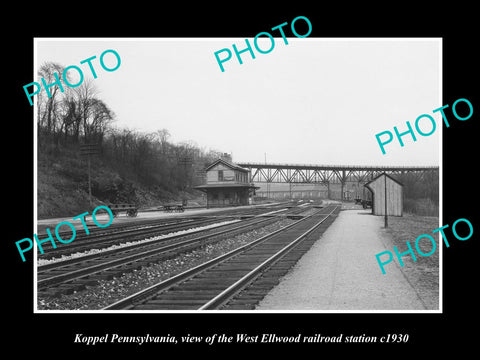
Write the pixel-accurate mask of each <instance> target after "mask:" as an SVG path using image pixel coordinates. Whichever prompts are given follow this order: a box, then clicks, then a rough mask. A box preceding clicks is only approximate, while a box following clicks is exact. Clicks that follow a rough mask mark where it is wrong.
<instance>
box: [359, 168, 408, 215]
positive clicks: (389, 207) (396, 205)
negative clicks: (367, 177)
mask: <svg viewBox="0 0 480 360" xmlns="http://www.w3.org/2000/svg"><path fill="white" fill-rule="evenodd" d="M365 187H366V188H367V189H368V190H370V191H371V192H372V214H373V215H385V210H386V213H387V215H388V216H390V215H391V216H403V184H401V183H400V182H398V181H397V180H395V179H394V178H393V177H391V176H390V175H388V174H386V173H382V174H380V175H379V176H377V177H376V178H375V179H373V180H372V181H370V182H368V183H366V184H365ZM385 196H386V199H385Z"/></svg>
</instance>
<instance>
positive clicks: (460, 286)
mask: <svg viewBox="0 0 480 360" xmlns="http://www.w3.org/2000/svg"><path fill="white" fill-rule="evenodd" d="M132 12H136V11H133V10H132ZM132 15H133V14H132ZM150 16H151V15H149V16H146V17H145V20H142V21H141V22H143V24H142V25H141V26H139V27H138V26H137V27H136V26H132V27H130V25H129V26H127V23H123V22H122V24H123V25H121V26H120V23H118V24H117V25H116V26H111V27H110V26H109V24H113V23H115V21H114V20H115V19H113V18H108V17H105V18H101V17H100V15H98V17H96V19H98V29H97V30H95V29H94V28H89V29H84V30H85V31H81V30H80V28H79V29H76V30H74V29H70V30H69V29H68V28H55V27H48V28H45V29H43V28H39V29H37V30H35V29H34V30H32V31H31V32H28V31H25V34H24V35H22V40H21V41H20V40H19V42H18V48H19V49H24V52H22V54H23V55H22V56H21V57H20V59H19V61H18V62H16V63H15V64H14V65H13V69H12V71H11V74H9V75H10V76H13V77H14V78H15V76H17V77H16V78H15V79H14V81H12V82H11V83H13V84H14V85H15V90H14V93H13V91H12V93H13V95H14V98H15V101H16V102H15V108H16V109H17V110H18V114H21V115H15V116H12V117H10V118H8V119H9V120H8V121H6V123H7V125H8V126H9V129H10V126H11V127H12V128H13V127H15V128H16V127H17V126H18V127H20V128H22V129H23V130H22V134H23V137H22V144H20V143H18V144H15V143H13V142H12V143H11V144H8V146H5V147H6V149H4V154H5V155H6V157H7V158H8V159H7V160H8V162H7V163H6V164H5V169H16V170H15V171H17V172H16V174H15V180H12V186H11V187H8V189H7V193H8V196H9V201H8V202H9V204H12V206H13V207H12V208H11V209H9V211H8V216H9V218H10V219H12V221H13V220H14V221H15V224H16V225H13V222H12V224H10V225H8V226H7V227H6V228H7V230H8V233H7V239H6V241H5V243H6V248H7V249H8V252H6V254H7V255H8V258H9V259H8V260H10V261H11V262H12V263H13V267H12V269H11V272H12V274H15V276H14V279H13V280H14V281H13V282H14V287H12V289H15V291H14V298H15V300H14V303H15V313H16V314H18V316H19V318H21V319H25V320H24V321H23V320H22V321H23V323H24V324H25V329H24V330H22V331H25V332H26V333H28V334H31V332H32V331H35V332H36V333H42V330H43V331H44V332H45V333H47V331H48V333H49V334H50V335H51V336H56V337H57V339H58V340H57V341H58V346H59V348H61V349H69V348H75V349H81V351H85V353H86V354H87V353H88V354H94V353H96V351H97V350H102V351H103V350H107V351H110V350H111V349H114V350H115V351H119V352H120V353H122V352H123V350H126V351H127V352H128V351H129V350H134V351H137V350H139V351H142V352H143V351H145V350H148V351H150V350H153V351H154V352H157V353H158V354H160V353H159V352H162V351H167V352H168V351H171V350H174V351H175V350H178V351H179V353H178V354H179V355H180V354H181V353H182V351H183V350H185V351H190V350H193V351H197V350H199V351H200V350H202V351H203V350H204V349H205V350H206V351H207V352H212V351H215V350H216V349H219V350H220V349H222V350H227V351H231V350H232V349H233V346H235V348H237V347H239V348H242V349H243V348H245V349H246V350H247V351H250V350H251V349H262V348H264V349H273V348H276V349H277V350H280V351H282V349H286V348H289V349H290V348H291V349H297V348H299V349H300V348H303V347H305V348H306V349H312V350H318V351H321V350H322V349H324V348H325V347H327V348H329V349H337V350H338V349H340V348H342V349H343V347H346V348H349V349H350V350H351V349H370V351H371V350H372V349H376V347H377V346H379V347H381V348H382V349H385V350H386V351H392V349H393V348H391V346H394V347H395V348H396V349H400V348H402V349H404V350H406V349H413V348H414V347H415V349H416V348H417V346H420V347H422V346H426V344H430V345H431V344H432V341H434V339H436V340H435V341H437V340H438V342H439V344H441V343H445V344H447V343H448V342H449V341H451V345H452V346H453V345H456V344H459V342H460V341H461V340H462V339H471V338H472V337H473V336H474V334H473V333H465V332H464V333H461V332H456V333H455V334H451V333H450V332H448V331H447V329H450V328H452V327H454V328H456V329H457V330H458V329H459V327H460V326H461V324H462V323H463V320H462V319H467V318H468V311H472V310H474V299H473V297H472V292H471V291H472V289H473V288H474V284H475V276H476V270H475V265H474V264H475V261H474V258H473V256H474V255H475V254H476V252H475V246H478V245H476V238H477V237H478V233H477V231H478V230H477V227H478V226H477V223H478V222H477V221H476V220H477V215H476V214H477V213H476V211H475V210H474V206H475V203H476V200H475V199H476V185H475V181H474V179H475V176H474V175H471V174H469V173H470V172H473V171H472V170H471V169H472V168H474V166H473V165H474V163H475V150H474V148H475V141H474V140H473V137H474V136H475V134H476V132H475V130H474V125H475V122H476V120H477V119H476V118H477V116H478V111H477V109H476V108H477V107H478V96H477V95H476V94H475V92H473V91H472V88H473V87H472V83H473V79H474V73H473V71H471V72H469V71H470V65H471V64H472V60H471V55H472V52H471V50H472V48H471V47H469V46H467V45H466V44H469V41H470V40H469V39H470V38H471V34H469V33H468V32H467V31H466V32H465V36H464V37H462V36H459V32H460V29H463V28H459V29H457V30H456V31H455V32H451V31H450V32H449V31H447V26H446V25H445V27H442V26H443V25H442V24H435V26H434V27H432V28H431V29H430V28H427V29H426V30H425V29H424V27H423V26H420V25H418V24H417V25H418V29H419V30H418V31H416V30H415V27H414V26H413V24H411V25H412V27H411V29H409V30H408V29H405V31H400V30H401V29H400V28H397V27H396V25H394V24H400V23H402V24H405V26H406V25H407V24H408V21H407V18H405V19H404V20H405V21H403V20H402V21H401V22H399V21H400V20H399V19H396V17H395V16H394V15H390V16H388V17H382V18H378V19H377V18H375V21H373V20H370V16H369V17H368V18H365V19H364V21H363V20H360V19H355V20H354V21H352V22H351V23H349V24H348V29H347V28H340V26H339V27H338V28H334V27H329V26H327V22H326V19H325V16H327V13H322V15H321V16H320V14H319V13H317V12H316V11H314V12H312V11H304V12H302V11H299V12H295V11H285V12H281V11H280V12H278V11H275V12H272V13H270V14H269V15H268V16H264V17H263V16H260V13H258V14H256V15H251V16H250V17H248V18H243V17H241V16H240V15H239V16H238V17H235V16H233V15H231V17H221V16H219V15H218V16H214V17H213V19H212V21H211V22H210V23H208V19H209V18H208V17H205V18H202V19H200V18H198V19H196V20H194V21H192V22H188V21H187V18H185V19H184V21H180V20H181V18H180V17H179V14H177V15H176V21H178V23H175V24H174V21H173V15H172V14H170V18H169V19H166V18H165V20H164V21H160V20H159V21H158V22H155V21H153V22H150V21H147V18H149V17H150ZM328 16H333V13H330V12H328ZM373 18H374V17H372V19H373ZM419 18H420V17H418V16H417V15H412V19H417V20H418V19H419ZM99 19H104V20H102V21H100V20H99ZM346 19H347V18H345V21H343V22H342V25H345V26H346V25H347V22H346ZM388 19H389V20H388ZM96 21H97V20H96ZM390 21H391V23H390ZM180 24H183V27H182V26H180ZM355 24H358V25H360V24H364V27H362V26H359V27H358V28H357V25H355ZM202 25H203V26H202ZM337 25H340V23H338V24H337ZM380 25H381V26H380ZM351 28H354V29H356V30H355V31H352V30H349V29H351ZM100 29H102V30H100ZM143 29H148V31H145V30H143ZM212 29H213V30H212ZM465 29H469V25H468V24H467V23H466V25H465ZM87 30H88V31H87ZM19 39H20V38H19ZM471 45H472V44H471ZM472 46H473V45H472ZM20 68H21V71H17V70H18V69H20ZM14 75H15V76H14ZM7 103H8V101H7ZM12 108H13V106H12ZM15 131H16V130H12V131H9V132H7V131H6V132H5V134H7V133H8V134H11V135H12V138H13V137H14V135H13V134H17V133H18V131H17V132H15ZM14 144H15V145H14ZM4 145H7V143H5V144H4ZM10 164H12V165H10ZM472 166H473V167H472ZM472 206H473V209H472ZM47 329H48V330H47ZM19 331H20V330H19ZM37 341H40V340H38V339H37V340H34V343H35V344H37ZM468 342H470V340H468ZM32 344H33V343H32ZM352 346H353V347H352ZM199 354H200V353H199ZM125 355H127V353H125ZM99 356H100V355H99Z"/></svg>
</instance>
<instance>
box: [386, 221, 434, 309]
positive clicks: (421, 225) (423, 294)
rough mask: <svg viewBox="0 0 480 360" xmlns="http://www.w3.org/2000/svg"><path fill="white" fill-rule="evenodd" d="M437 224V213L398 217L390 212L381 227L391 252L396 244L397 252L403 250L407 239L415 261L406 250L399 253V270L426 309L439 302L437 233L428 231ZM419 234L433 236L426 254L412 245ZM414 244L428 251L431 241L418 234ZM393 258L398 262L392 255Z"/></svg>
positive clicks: (432, 307)
mask: <svg viewBox="0 0 480 360" xmlns="http://www.w3.org/2000/svg"><path fill="white" fill-rule="evenodd" d="M437 214H438V213H437ZM439 226H440V224H439V218H438V216H422V215H417V214H411V213H404V215H403V216H402V217H395V216H390V217H389V218H388V228H387V229H385V228H383V231H384V232H385V233H386V234H387V235H389V237H390V238H391V239H392V244H391V247H390V248H388V250H389V251H392V253H393V246H397V248H398V251H399V253H403V252H405V251H407V250H408V247H407V245H406V241H407V240H408V241H409V242H410V245H411V246H412V248H413V249H414V252H415V256H416V259H417V261H415V262H414V261H413V259H412V257H411V255H410V254H407V255H405V256H402V261H403V263H404V266H403V267H401V270H402V272H403V274H404V275H405V277H406V279H407V280H408V281H409V282H410V284H411V285H412V287H413V288H414V289H415V291H416V292H417V294H418V296H419V298H420V299H421V300H422V302H423V303H424V304H425V306H426V308H427V309H428V310H435V309H438V306H439V303H438V301H439V258H440V256H439V251H440V249H439V240H440V237H439V236H440V235H439V234H438V233H435V234H432V231H433V230H434V229H437V228H438V227H439ZM423 234H428V235H430V236H432V237H433V238H434V239H435V243H436V249H435V251H434V253H433V254H432V255H430V256H421V255H419V254H418V252H417V250H416V249H415V240H416V239H417V238H418V237H419V236H420V235H423ZM442 244H443V241H441V242H440V246H441V245H442ZM418 245H419V248H420V250H421V251H422V252H423V253H429V252H430V251H431V250H432V243H431V241H429V240H428V238H422V239H421V240H420V241H419V243H418ZM394 259H395V261H396V262H397V264H399V263H398V259H396V256H395V255H394Z"/></svg>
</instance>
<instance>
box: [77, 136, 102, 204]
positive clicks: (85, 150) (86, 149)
mask: <svg viewBox="0 0 480 360" xmlns="http://www.w3.org/2000/svg"><path fill="white" fill-rule="evenodd" d="M99 153H100V150H99V148H98V144H97V143H91V144H80V156H82V157H87V162H88V202H89V204H90V210H93V203H92V180H91V169H90V157H91V156H95V155H98V154H99Z"/></svg>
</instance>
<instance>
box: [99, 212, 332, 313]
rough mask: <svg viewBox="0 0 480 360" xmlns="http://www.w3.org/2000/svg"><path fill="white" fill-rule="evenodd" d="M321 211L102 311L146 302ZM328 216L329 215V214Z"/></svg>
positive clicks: (128, 307)
mask: <svg viewBox="0 0 480 360" xmlns="http://www.w3.org/2000/svg"><path fill="white" fill-rule="evenodd" d="M322 210H324V209H319V210H318V211H317V212H315V213H314V214H311V215H308V216H305V217H304V218H302V219H300V220H297V221H295V222H293V223H292V224H289V225H286V226H283V227H281V228H280V229H277V230H275V231H273V232H271V233H269V234H267V235H264V236H262V237H261V238H259V239H257V240H254V241H252V242H250V243H248V244H245V245H243V246H241V247H238V248H237V249H234V250H232V251H230V252H228V253H225V254H223V255H220V256H218V257H216V258H214V259H212V260H209V261H207V262H204V263H202V264H200V265H197V266H195V267H193V268H191V269H189V270H186V271H184V272H182V273H180V274H177V275H175V276H173V277H171V278H168V279H165V280H163V281H161V282H159V283H157V284H154V285H152V286H150V287H148V288H146V289H144V290H141V291H139V292H137V293H135V294H132V295H130V296H128V297H125V298H124V299H121V300H119V301H117V302H115V303H113V304H111V305H108V306H106V307H104V308H103V310H118V309H125V310H128V309H130V308H132V307H134V306H135V303H137V302H139V301H145V300H148V298H150V297H152V296H155V294H157V293H159V292H161V291H164V290H167V289H168V288H170V287H171V286H174V285H176V284H179V283H181V282H183V281H185V280H188V279H190V278H192V277H194V276H196V275H198V274H200V273H202V272H203V271H205V270H207V269H209V268H212V267H214V266H216V265H218V264H220V263H222V262H224V261H226V260H229V259H231V258H233V257H235V256H236V255H238V254H241V253H243V252H245V251H247V250H249V249H251V248H254V247H255V246H257V245H260V244H262V243H264V242H265V241H267V240H268V239H270V238H271V237H273V236H275V235H277V234H279V233H281V232H282V231H285V230H287V229H289V228H291V227H294V226H296V225H298V224H299V223H301V222H304V221H306V220H307V219H310V218H311V217H313V216H315V215H317V214H318V213H319V212H321V211H322ZM329 215H330V214H329Z"/></svg>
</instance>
